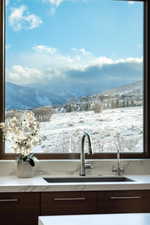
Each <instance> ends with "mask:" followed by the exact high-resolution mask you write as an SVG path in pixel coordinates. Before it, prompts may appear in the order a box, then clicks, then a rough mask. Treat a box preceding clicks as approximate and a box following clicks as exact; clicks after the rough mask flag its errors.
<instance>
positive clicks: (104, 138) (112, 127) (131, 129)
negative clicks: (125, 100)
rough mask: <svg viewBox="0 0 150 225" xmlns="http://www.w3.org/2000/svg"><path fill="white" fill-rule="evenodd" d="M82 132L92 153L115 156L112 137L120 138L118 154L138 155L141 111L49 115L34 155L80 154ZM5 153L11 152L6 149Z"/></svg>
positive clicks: (42, 123) (140, 144) (139, 149)
mask: <svg viewBox="0 0 150 225" xmlns="http://www.w3.org/2000/svg"><path fill="white" fill-rule="evenodd" d="M83 131H88V132H89V134H90V136H91V139H92V148H93V151H94V152H116V143H117V140H116V138H115V135H116V133H119V134H120V142H121V151H123V152H142V151H143V110H142V107H127V108H117V109H107V110H103V112H101V113H94V112H93V111H89V112H71V113H57V114H53V115H52V118H51V120H50V121H49V122H41V123H40V133H41V136H42V145H41V146H38V147H36V148H35V149H34V151H35V152H44V153H63V152H64V153H69V152H80V149H81V137H82V135H83ZM6 151H7V152H11V148H10V146H9V147H8V145H6Z"/></svg>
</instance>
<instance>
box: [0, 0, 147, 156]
mask: <svg viewBox="0 0 150 225" xmlns="http://www.w3.org/2000/svg"><path fill="white" fill-rule="evenodd" d="M116 1H117V0H116ZM124 1H127V0H124ZM132 1H135V2H137V1H141V2H144V119H143V120H144V121H143V122H144V135H143V136H144V137H143V139H144V146H143V147H144V152H143V153H121V158H130V159H131V158H132V159H133V158H150V109H149V106H150V97H149V92H150V91H149V90H148V87H150V78H149V75H148V74H149V51H148V47H149V45H148V44H149V43H148V42H149V36H148V29H149V23H148V21H149V19H150V18H149V13H148V11H149V0H132ZM4 22H5V0H0V29H1V31H0V52H1V54H0V121H1V122H2V121H4V120H5V118H4V111H5V95H4V93H5V23H4ZM16 157H17V155H16V154H9V153H5V146H4V143H3V142H2V134H0V159H16ZM36 157H37V158H39V159H79V157H80V154H79V153H65V154H64V153H63V154H62V153H57V154H53V153H48V154H43V153H41V154H36ZM86 157H87V158H90V159H110V158H115V157H116V153H96V154H93V155H92V156H88V155H86Z"/></svg>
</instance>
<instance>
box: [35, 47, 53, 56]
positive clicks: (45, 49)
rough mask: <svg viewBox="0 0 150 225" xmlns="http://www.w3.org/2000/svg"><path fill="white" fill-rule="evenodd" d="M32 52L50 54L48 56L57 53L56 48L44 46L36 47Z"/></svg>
mask: <svg viewBox="0 0 150 225" xmlns="http://www.w3.org/2000/svg"><path fill="white" fill-rule="evenodd" d="M33 50H35V51H36V52H38V53H43V54H50V55H54V54H55V53H56V52H57V49H56V48H50V47H48V46H45V45H36V46H34V47H33Z"/></svg>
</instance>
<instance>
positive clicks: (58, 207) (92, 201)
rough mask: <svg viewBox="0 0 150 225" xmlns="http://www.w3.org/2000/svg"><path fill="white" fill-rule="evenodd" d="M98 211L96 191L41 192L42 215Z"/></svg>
mask: <svg viewBox="0 0 150 225" xmlns="http://www.w3.org/2000/svg"><path fill="white" fill-rule="evenodd" d="M95 212H96V192H55V193H42V194H41V213H42V215H57V214H61V215H63V214H83V213H95Z"/></svg>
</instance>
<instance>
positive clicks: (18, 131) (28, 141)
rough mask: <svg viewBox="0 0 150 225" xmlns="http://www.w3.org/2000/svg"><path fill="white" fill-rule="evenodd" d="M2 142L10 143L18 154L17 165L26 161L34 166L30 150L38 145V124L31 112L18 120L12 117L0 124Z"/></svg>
mask: <svg viewBox="0 0 150 225" xmlns="http://www.w3.org/2000/svg"><path fill="white" fill-rule="evenodd" d="M0 129H1V130H2V133H3V138H4V140H7V141H9V142H10V143H11V146H12V148H13V150H14V152H15V153H16V154H19V158H18V163H19V162H21V161H27V162H29V164H30V165H31V166H34V165H35V163H34V154H33V153H32V149H33V147H34V146H36V145H38V144H40V135H39V122H38V121H37V120H36V118H35V116H34V113H33V112H31V111H28V112H25V113H23V114H22V116H21V118H20V119H17V117H12V118H10V119H7V120H6V122H5V123H0Z"/></svg>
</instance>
